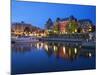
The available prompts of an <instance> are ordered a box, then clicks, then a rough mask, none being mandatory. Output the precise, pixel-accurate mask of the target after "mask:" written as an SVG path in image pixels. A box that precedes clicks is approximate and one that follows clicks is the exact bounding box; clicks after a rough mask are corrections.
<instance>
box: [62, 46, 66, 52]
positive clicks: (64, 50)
mask: <svg viewBox="0 0 100 75" xmlns="http://www.w3.org/2000/svg"><path fill="white" fill-rule="evenodd" d="M63 53H64V54H66V49H65V46H63Z"/></svg>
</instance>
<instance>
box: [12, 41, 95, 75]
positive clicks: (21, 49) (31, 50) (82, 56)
mask: <svg viewBox="0 0 100 75" xmlns="http://www.w3.org/2000/svg"><path fill="white" fill-rule="evenodd" d="M77 44H78V43H76V45H75V44H73V43H69V42H57V41H52V42H50V41H49V42H41V41H38V42H33V43H14V44H12V47H11V50H12V54H11V57H12V59H11V60H12V65H11V66H12V70H11V71H12V74H24V73H41V72H55V71H72V70H85V69H95V68H96V67H95V60H96V55H95V48H82V46H81V44H79V45H77Z"/></svg>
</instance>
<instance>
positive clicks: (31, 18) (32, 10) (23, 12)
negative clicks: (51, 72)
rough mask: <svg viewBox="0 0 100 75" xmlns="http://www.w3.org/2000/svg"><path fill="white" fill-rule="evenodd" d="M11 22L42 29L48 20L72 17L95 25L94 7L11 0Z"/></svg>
mask: <svg viewBox="0 0 100 75" xmlns="http://www.w3.org/2000/svg"><path fill="white" fill-rule="evenodd" d="M11 13H12V14H11V18H12V22H21V21H24V22H25V23H30V24H32V25H33V26H38V27H40V28H44V24H45V22H46V21H47V20H48V18H51V19H52V20H53V21H55V20H56V18H57V17H59V18H66V17H69V16H70V15H73V16H74V17H75V18H77V19H78V20H79V19H90V20H91V21H92V22H93V24H94V25H96V7H95V6H84V5H72V4H54V3H53V4H51V3H39V2H19V1H17V2H16V1H15V0H12V11H11Z"/></svg>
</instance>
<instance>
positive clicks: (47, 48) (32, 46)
mask: <svg viewBox="0 0 100 75" xmlns="http://www.w3.org/2000/svg"><path fill="white" fill-rule="evenodd" d="M33 50H35V51H39V50H44V52H45V53H46V54H47V55H48V57H50V56H52V55H53V56H55V57H56V58H61V59H65V60H66V59H68V60H75V59H77V58H78V57H80V56H83V57H86V58H91V57H92V56H94V55H95V49H83V48H81V45H78V46H74V45H73V46H72V45H69V44H68V43H65V42H64V43H62V42H60V43H57V42H35V43H15V44H12V51H13V52H16V53H25V52H30V51H33Z"/></svg>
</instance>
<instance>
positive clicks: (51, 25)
mask: <svg viewBox="0 0 100 75" xmlns="http://www.w3.org/2000/svg"><path fill="white" fill-rule="evenodd" d="M45 27H46V29H52V27H53V22H52V20H51V18H49V19H48V20H47V22H46V24H45Z"/></svg>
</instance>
